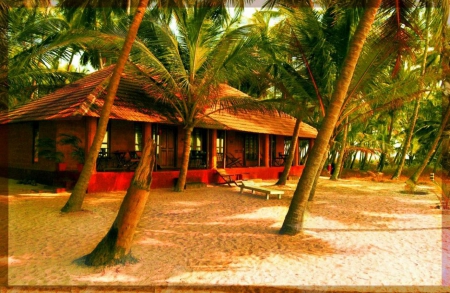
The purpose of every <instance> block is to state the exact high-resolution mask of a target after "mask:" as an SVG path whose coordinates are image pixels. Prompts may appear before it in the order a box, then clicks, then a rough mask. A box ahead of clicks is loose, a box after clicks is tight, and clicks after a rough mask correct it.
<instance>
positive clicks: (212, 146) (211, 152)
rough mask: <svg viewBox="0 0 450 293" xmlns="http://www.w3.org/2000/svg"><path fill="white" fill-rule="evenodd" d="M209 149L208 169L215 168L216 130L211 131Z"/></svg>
mask: <svg viewBox="0 0 450 293" xmlns="http://www.w3.org/2000/svg"><path fill="white" fill-rule="evenodd" d="M209 145H210V149H209V166H208V168H209V169H214V168H217V129H212V130H211V135H210V144H209Z"/></svg>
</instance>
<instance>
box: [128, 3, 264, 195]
mask: <svg viewBox="0 0 450 293" xmlns="http://www.w3.org/2000/svg"><path fill="white" fill-rule="evenodd" d="M203 4H205V3H204V2H202V1H198V2H197V3H196V5H189V6H182V7H175V8H173V9H172V10H171V15H170V17H169V16H168V15H166V14H160V13H159V14H156V13H153V14H151V15H150V14H149V15H148V16H147V18H146V20H145V21H144V22H143V23H142V27H141V30H140V34H139V37H140V41H141V42H140V44H139V46H137V50H136V51H135V52H134V53H133V54H132V56H131V59H132V61H133V62H134V63H135V64H138V65H139V66H137V68H138V69H139V70H140V71H141V73H142V75H141V76H143V77H142V80H143V81H145V82H146V83H147V85H148V86H147V90H148V92H149V93H150V95H151V96H153V97H155V99H157V100H159V101H160V102H162V103H163V104H165V105H166V108H167V109H169V110H170V111H171V112H172V114H173V117H172V118H173V119H174V120H176V121H177V123H181V124H182V125H183V128H184V133H183V135H184V138H183V141H184V145H183V154H182V159H181V167H180V174H179V177H178V181H177V184H176V186H175V191H182V190H183V189H184V185H185V181H186V176H187V169H188V162H189V154H190V143H191V133H192V131H193V129H194V127H196V126H197V125H198V124H199V123H200V122H201V121H202V120H203V119H204V118H205V117H207V116H208V115H210V114H211V113H213V112H216V111H219V110H223V109H228V108H234V107H244V106H245V107H246V108H249V107H252V104H254V99H253V98H250V97H247V96H242V95H240V94H239V93H237V92H229V93H226V94H224V93H223V91H222V90H221V88H223V84H224V83H234V84H236V83H238V82H239V77H240V76H249V75H250V74H251V73H252V69H253V68H255V65H257V64H259V63H258V61H259V60H260V57H259V56H260V55H259V54H258V51H257V50H256V47H255V44H256V43H257V42H258V36H257V35H256V34H255V33H252V32H254V29H255V26H254V25H244V26H240V25H239V23H237V21H236V20H235V19H228V18H225V19H217V17H218V11H217V8H216V7H208V6H205V5H203ZM171 21H172V23H175V24H176V27H175V25H173V24H172V25H171V23H170V22H171Z"/></svg>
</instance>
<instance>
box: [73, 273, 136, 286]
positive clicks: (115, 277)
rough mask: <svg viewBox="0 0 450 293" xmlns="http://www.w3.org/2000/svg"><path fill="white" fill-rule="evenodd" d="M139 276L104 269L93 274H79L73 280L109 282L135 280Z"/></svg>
mask: <svg viewBox="0 0 450 293" xmlns="http://www.w3.org/2000/svg"><path fill="white" fill-rule="evenodd" d="M140 279H141V278H136V277H133V276H130V275H125V274H120V273H117V272H115V271H104V272H102V273H100V274H95V275H87V276H80V277H75V278H74V280H76V281H83V282H86V281H87V282H92V283H95V282H102V283H110V282H137V281H139V280H140Z"/></svg>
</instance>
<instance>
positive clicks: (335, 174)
mask: <svg viewBox="0 0 450 293" xmlns="http://www.w3.org/2000/svg"><path fill="white" fill-rule="evenodd" d="M347 135H348V116H347V118H345V128H344V136H343V137H342V144H341V152H340V154H339V158H338V161H337V163H336V167H335V168H334V172H333V174H332V175H331V180H337V179H338V178H339V175H340V173H341V169H342V168H341V166H342V165H343V162H344V155H345V148H346V144H347Z"/></svg>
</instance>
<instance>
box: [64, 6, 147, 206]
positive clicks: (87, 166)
mask: <svg viewBox="0 0 450 293" xmlns="http://www.w3.org/2000/svg"><path fill="white" fill-rule="evenodd" d="M147 4H148V0H140V1H139V6H138V8H137V10H136V13H135V15H134V18H133V22H132V23H131V25H130V28H129V30H128V34H127V37H126V39H125V42H124V44H123V48H122V51H121V53H120V55H119V59H118V60H117V64H116V67H115V68H114V72H113V75H112V77H111V80H110V82H109V84H108V89H107V94H106V97H105V101H104V104H103V107H102V111H101V113H100V119H99V122H98V126H97V131H96V132H95V135H94V139H93V142H92V146H91V147H90V149H89V153H88V155H87V158H86V160H85V163H84V167H83V170H82V171H81V174H80V177H79V179H78V181H77V183H76V184H75V187H74V189H73V191H72V194H71V195H70V197H69V200H68V201H67V203H66V204H65V205H64V207H63V208H62V209H61V212H66V213H67V212H75V211H79V210H81V206H82V205H83V200H84V195H85V194H86V190H87V187H88V184H89V180H90V178H91V176H92V173H93V172H94V168H95V162H96V160H97V157H98V152H99V151H100V147H101V145H102V141H103V137H104V136H105V133H106V127H107V126H108V120H109V115H110V113H111V108H112V105H113V103H114V98H115V96H116V93H117V89H118V87H119V82H120V75H121V74H122V72H123V69H124V67H125V63H126V62H127V59H128V55H129V54H130V51H131V47H132V46H133V42H134V40H135V39H136V35H137V32H138V29H139V26H140V24H141V22H142V18H143V16H144V12H145V8H146V7H147Z"/></svg>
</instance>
